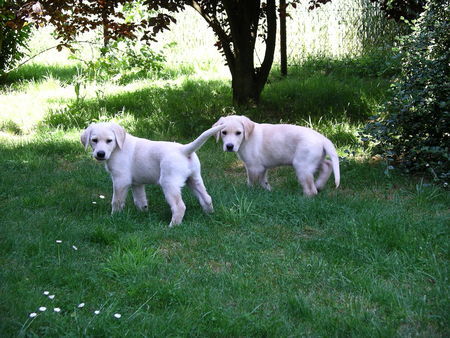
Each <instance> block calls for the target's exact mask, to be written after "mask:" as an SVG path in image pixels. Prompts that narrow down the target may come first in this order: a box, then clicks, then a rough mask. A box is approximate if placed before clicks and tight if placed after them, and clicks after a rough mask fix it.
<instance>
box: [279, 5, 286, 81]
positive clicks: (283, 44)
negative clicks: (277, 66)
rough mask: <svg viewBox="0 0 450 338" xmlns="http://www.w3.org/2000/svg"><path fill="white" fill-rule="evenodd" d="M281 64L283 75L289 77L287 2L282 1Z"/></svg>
mask: <svg viewBox="0 0 450 338" xmlns="http://www.w3.org/2000/svg"><path fill="white" fill-rule="evenodd" d="M280 62H281V75H282V76H287V45H286V0H280Z"/></svg>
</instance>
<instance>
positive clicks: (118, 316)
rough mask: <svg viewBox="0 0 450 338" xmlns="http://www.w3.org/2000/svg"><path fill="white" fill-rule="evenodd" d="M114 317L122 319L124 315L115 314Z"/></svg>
mask: <svg viewBox="0 0 450 338" xmlns="http://www.w3.org/2000/svg"><path fill="white" fill-rule="evenodd" d="M114 317H116V318H117V319H119V318H120V317H122V315H121V314H120V313H115V314H114Z"/></svg>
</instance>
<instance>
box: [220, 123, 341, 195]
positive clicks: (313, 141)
mask: <svg viewBox="0 0 450 338" xmlns="http://www.w3.org/2000/svg"><path fill="white" fill-rule="evenodd" d="M215 126H222V127H223V129H222V130H221V131H219V132H217V134H216V138H217V141H218V140H219V138H222V141H223V150H224V151H230V152H236V153H237V154H238V157H239V158H240V159H241V160H242V161H243V162H244V164H245V168H246V170H247V182H248V184H249V185H252V184H253V183H255V182H259V183H260V184H261V185H262V186H263V188H265V189H267V190H271V187H270V185H269V182H268V180H267V169H270V168H273V167H277V166H282V165H291V166H293V167H294V169H295V172H296V173H297V177H298V180H299V181H300V184H301V185H302V187H303V192H304V194H305V195H307V196H313V195H316V194H317V192H318V190H320V189H322V188H323V187H324V186H325V184H326V183H327V180H328V178H329V177H330V175H331V171H333V172H334V182H335V184H336V187H338V186H339V180H340V174H339V157H338V155H337V153H336V149H335V147H334V146H333V144H332V143H331V141H330V140H329V139H327V138H326V137H325V136H323V135H322V134H319V133H318V132H316V131H314V130H312V129H309V128H306V127H299V126H295V125H290V124H267V123H261V124H260V123H255V122H253V121H251V120H250V119H249V118H247V117H245V116H237V115H232V116H227V117H221V118H220V119H219V121H217V122H216V123H215V124H214V127H215ZM326 155H328V156H329V157H330V159H331V161H330V160H327V159H325V156H326ZM318 169H320V174H319V176H318V178H317V180H316V181H314V173H315V172H316V171H317V170H318Z"/></svg>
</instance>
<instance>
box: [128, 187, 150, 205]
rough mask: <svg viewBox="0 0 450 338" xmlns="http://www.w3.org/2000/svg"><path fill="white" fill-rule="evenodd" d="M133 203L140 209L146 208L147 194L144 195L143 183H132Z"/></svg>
mask: <svg viewBox="0 0 450 338" xmlns="http://www.w3.org/2000/svg"><path fill="white" fill-rule="evenodd" d="M131 190H132V192H133V200H134V205H135V206H136V207H137V208H138V209H139V210H141V211H145V210H148V203H147V196H146V195H145V185H144V184H140V185H132V186H131Z"/></svg>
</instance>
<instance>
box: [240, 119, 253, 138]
mask: <svg viewBox="0 0 450 338" xmlns="http://www.w3.org/2000/svg"><path fill="white" fill-rule="evenodd" d="M240 120H241V123H242V125H243V126H244V139H245V140H247V139H248V138H249V137H250V135H251V134H252V133H253V129H255V122H253V121H252V120H250V119H249V118H248V117H246V116H240Z"/></svg>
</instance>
